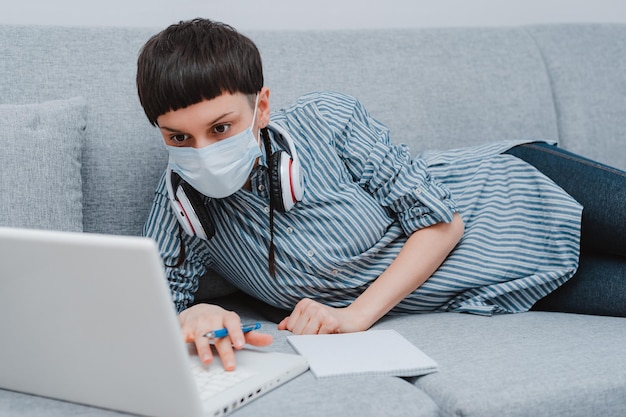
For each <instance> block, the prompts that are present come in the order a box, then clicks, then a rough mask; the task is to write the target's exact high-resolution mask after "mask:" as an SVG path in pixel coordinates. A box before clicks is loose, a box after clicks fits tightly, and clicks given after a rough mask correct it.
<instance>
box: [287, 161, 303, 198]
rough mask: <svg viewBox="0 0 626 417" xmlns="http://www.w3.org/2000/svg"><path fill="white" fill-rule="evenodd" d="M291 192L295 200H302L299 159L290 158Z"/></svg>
mask: <svg viewBox="0 0 626 417" xmlns="http://www.w3.org/2000/svg"><path fill="white" fill-rule="evenodd" d="M290 171H291V182H290V185H291V193H292V194H293V199H294V200H295V201H302V197H303V196H304V180H303V178H302V170H301V168H300V160H299V159H292V162H291V169H290Z"/></svg>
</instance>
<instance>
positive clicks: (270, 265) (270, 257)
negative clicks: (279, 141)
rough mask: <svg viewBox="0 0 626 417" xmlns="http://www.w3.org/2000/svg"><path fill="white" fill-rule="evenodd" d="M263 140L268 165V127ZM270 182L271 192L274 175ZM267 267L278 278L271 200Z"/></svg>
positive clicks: (264, 130) (270, 153) (269, 144)
mask: <svg viewBox="0 0 626 417" xmlns="http://www.w3.org/2000/svg"><path fill="white" fill-rule="evenodd" d="M261 138H262V139H263V145H264V146H265V154H266V155H267V162H268V165H269V164H270V161H271V160H272V145H271V143H270V136H269V133H268V132H267V127H264V128H262V129H261ZM268 177H269V182H270V184H269V185H270V190H273V189H274V181H272V175H268ZM267 264H268V265H267V266H268V269H269V273H270V275H271V276H272V278H276V263H275V255H274V199H272V198H270V246H269V253H268V256H267Z"/></svg>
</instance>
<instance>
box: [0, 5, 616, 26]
mask: <svg viewBox="0 0 626 417" xmlns="http://www.w3.org/2000/svg"><path fill="white" fill-rule="evenodd" d="M1 3H2V4H1V6H0V23H14V24H59V25H90V26H93V25H97V26H148V27H157V28H161V27H164V26H167V25H169V24H170V23H173V22H175V21H178V20H182V19H189V18H193V17H198V16H201V17H209V18H212V19H215V20H221V21H223V22H226V23H229V24H231V25H233V26H235V27H236V28H238V29H240V30H244V31H245V30H250V29H352V28H390V27H426V26H431V27H432V26H479V25H487V26H509V25H519V24H534V23H552V22H626V1H624V0H308V1H298V0H100V1H94V0H1Z"/></svg>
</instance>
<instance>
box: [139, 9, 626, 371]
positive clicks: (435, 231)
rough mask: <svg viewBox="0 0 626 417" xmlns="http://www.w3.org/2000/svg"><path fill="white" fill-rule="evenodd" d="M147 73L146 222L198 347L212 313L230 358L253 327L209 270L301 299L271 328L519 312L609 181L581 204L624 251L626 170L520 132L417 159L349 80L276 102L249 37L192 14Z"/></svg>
mask: <svg viewBox="0 0 626 417" xmlns="http://www.w3.org/2000/svg"><path fill="white" fill-rule="evenodd" d="M137 84H138V91H139V97H140V100H141V103H142V106H143V108H144V110H145V113H146V115H147V117H148V119H149V120H150V122H151V123H152V124H153V125H155V126H158V128H159V129H160V132H161V134H162V136H163V140H164V142H165V145H166V147H167V149H168V152H169V164H168V168H167V171H166V172H165V174H164V176H163V178H162V180H161V182H160V184H159V186H158V188H157V191H156V197H155V200H154V204H153V207H152V210H151V212H150V215H149V218H148V220H147V222H146V226H145V230H144V232H145V235H146V236H150V237H152V238H154V239H155V240H156V241H157V243H158V244H159V247H160V249H161V254H162V256H163V259H164V262H165V265H166V274H167V277H168V279H169V282H170V288H171V291H172V297H173V302H174V303H175V305H176V308H177V309H178V311H179V318H180V322H181V326H182V331H183V334H184V335H185V337H186V340H188V341H194V342H195V343H196V345H197V346H198V351H199V352H200V354H201V356H204V358H205V360H206V361H210V358H211V355H210V349H208V342H207V340H206V338H204V337H202V335H203V334H205V333H206V332H208V331H210V330H212V329H214V328H218V327H227V328H228V329H229V332H230V336H229V337H227V338H225V339H224V340H221V341H219V342H218V351H219V353H220V355H221V356H222V358H223V359H224V358H226V362H227V363H231V364H232V365H233V366H234V362H232V349H231V344H232V345H234V346H235V347H236V348H238V347H240V346H242V345H243V343H244V335H243V334H242V333H241V330H240V329H239V326H240V322H239V319H238V316H237V315H236V314H235V313H232V312H227V311H225V310H223V309H221V308H219V307H217V306H213V305H207V304H196V305H192V303H193V296H194V292H195V291H196V289H197V287H198V279H199V277H200V276H202V275H203V274H204V273H205V272H206V270H207V269H208V268H211V269H213V270H215V271H217V272H218V273H219V274H221V275H222V276H223V277H224V278H226V279H228V280H229V281H230V282H231V283H233V284H234V285H235V286H237V287H238V288H240V289H241V290H243V291H244V292H246V293H248V294H250V295H252V296H254V297H256V298H258V299H260V300H262V301H264V302H266V303H269V304H271V305H274V306H277V307H281V308H284V309H289V310H292V313H291V314H290V315H289V316H288V317H286V318H285V319H284V320H283V321H282V322H281V323H280V324H279V328H280V329H288V330H290V331H292V332H294V333H333V332H352V331H359V330H365V329H367V328H369V327H370V326H371V325H372V324H374V323H375V322H376V321H377V320H379V319H380V318H381V317H382V316H384V315H385V314H388V313H412V312H424V311H457V312H470V313H477V314H485V315H490V314H496V313H510V312H521V311H526V310H528V309H529V308H531V307H532V306H533V305H534V304H535V303H536V302H537V301H538V300H540V299H541V298H543V297H545V296H546V295H548V294H549V293H550V292H552V291H553V290H555V289H556V288H558V287H559V286H560V285H562V284H563V283H564V282H566V281H567V280H569V279H570V278H571V277H572V276H573V275H574V274H575V272H576V270H577V267H578V260H579V255H580V229H581V213H582V206H581V204H579V202H578V201H577V199H578V200H579V201H581V202H583V203H585V204H587V202H588V201H589V202H594V201H598V199H599V194H598V193H597V192H595V191H596V189H595V187H597V185H598V184H603V186H604V185H607V186H611V187H614V192H613V193H612V194H610V195H604V194H603V193H602V192H600V194H602V198H603V199H606V200H603V204H602V207H601V208H602V210H599V211H596V208H595V207H594V205H593V204H592V205H591V209H590V210H589V211H590V215H589V216H587V211H588V209H587V207H586V208H585V217H584V218H587V217H589V218H591V219H593V223H591V224H592V226H591V227H585V225H584V224H583V232H585V233H586V232H587V231H590V232H592V233H591V234H590V236H591V240H589V242H594V241H603V239H606V238H607V236H609V235H611V236H612V238H611V239H614V241H613V243H612V244H611V247H610V248H608V249H610V250H611V251H614V252H615V253H616V254H617V255H618V256H620V257H625V256H626V244H625V243H624V241H625V236H626V231H625V230H624V228H625V227H626V217H625V215H624V214H623V212H620V210H619V208H620V207H624V206H625V202H626V195H625V191H624V190H626V175H625V174H624V173H623V172H620V171H618V170H613V169H611V168H608V167H604V166H600V165H598V164H593V163H591V162H590V161H587V160H584V159H583V158H580V157H577V156H576V155H572V154H569V153H566V152H564V151H562V150H560V149H558V148H557V147H555V146H552V145H549V144H546V143H530V144H527V143H523V141H517V142H507V143H493V144H488V145H484V146H478V147H472V148H466V149H459V150H451V151H447V152H441V153H425V154H422V155H421V156H420V157H417V158H413V157H412V156H411V154H410V151H409V149H408V148H407V147H406V146H403V145H396V144H393V143H392V142H391V140H390V139H389V132H388V129H387V128H386V127H385V126H384V125H382V124H381V123H380V122H378V121H377V120H376V119H374V118H373V117H371V116H370V115H369V113H368V112H367V111H366V110H365V109H364V108H363V106H362V105H361V104H360V103H359V102H358V101H357V100H356V99H355V98H353V97H349V96H346V95H343V94H339V93H331V92H322V93H312V94H308V95H306V96H303V97H301V98H300V99H299V100H298V101H297V102H296V103H294V104H293V105H292V106H291V107H288V108H285V109H281V110H278V111H275V112H271V111H270V92H269V90H268V88H267V87H265V86H264V85H263V73H262V66H261V58H260V56H259V53H258V50H257V48H256V47H255V45H254V44H253V43H252V41H250V40H249V39H248V38H246V37H245V36H243V35H241V34H239V33H238V32H237V31H235V30H234V29H233V28H231V27H229V26H227V25H224V24H221V23H217V22H212V21H209V20H203V19H196V20H193V21H188V22H181V23H180V24H177V25H173V26H171V27H169V28H167V29H166V30H164V31H163V32H161V33H159V34H157V35H155V36H154V37H153V38H152V39H150V40H149V41H148V42H147V44H146V45H145V46H144V48H143V50H142V52H141V54H140V57H139V60H138V73H137ZM525 160H528V161H530V163H528V162H526V161H525ZM531 164H534V165H537V166H538V167H539V168H540V169H542V168H541V167H542V166H543V165H546V166H548V167H554V166H556V165H555V164H562V165H559V166H565V167H574V169H573V172H574V173H575V177H572V176H571V175H570V174H569V173H567V174H566V175H564V176H562V175H560V170H556V172H547V174H548V175H551V176H552V177H553V179H551V178H549V177H548V176H547V175H545V174H544V173H542V172H540V171H539V170H538V169H537V168H536V167H535V166H533V165H531ZM580 166H585V167H588V166H589V167H591V166H593V168H590V170H589V171H588V172H585V171H584V170H582V169H579V167H580ZM560 177H564V178H560ZM561 180H563V181H564V182H563V184H562V185H561V186H559V185H557V184H560V183H561ZM586 184H587V185H586ZM588 184H592V185H593V186H592V187H590V186H588ZM562 187H565V188H566V189H567V192H566V190H564V189H563V188H562ZM570 194H571V195H570ZM572 195H573V196H572ZM574 197H575V198H574ZM605 208H606V209H605ZM591 212H593V213H591ZM597 224H601V225H602V227H605V229H603V230H602V231H601V232H600V233H599V234H596V235H594V232H595V231H596V230H597V229H596V225H597ZM605 232H606V233H605ZM591 246H592V247H593V249H594V250H595V249H600V250H603V249H605V248H601V247H600V246H597V245H595V244H593V243H592V244H591ZM622 260H623V259H622ZM624 265H626V263H625V264H624ZM245 340H246V341H247V342H249V343H253V344H265V343H269V338H268V337H267V335H261V334H258V333H250V334H248V335H247V336H246V339H245ZM229 361H230V362H229Z"/></svg>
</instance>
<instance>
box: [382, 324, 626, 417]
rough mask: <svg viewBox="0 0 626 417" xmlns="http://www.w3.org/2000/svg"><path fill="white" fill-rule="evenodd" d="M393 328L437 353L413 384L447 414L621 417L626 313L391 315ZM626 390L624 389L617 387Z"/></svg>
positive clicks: (624, 400)
mask: <svg viewBox="0 0 626 417" xmlns="http://www.w3.org/2000/svg"><path fill="white" fill-rule="evenodd" d="M375 327H376V328H394V329H396V330H398V331H399V332H400V333H401V334H403V335H404V336H405V337H407V338H408V339H409V340H411V341H412V342H413V343H415V344H416V345H417V346H418V347H419V348H420V349H422V350H423V351H424V352H426V353H427V354H428V355H429V356H431V357H432V358H433V359H435V360H436V361H437V362H438V364H439V372H437V373H434V374H430V375H426V376H424V377H420V378H417V379H416V380H415V385H416V386H417V387H418V388H420V389H421V390H422V391H423V392H425V393H426V394H428V395H429V396H430V397H431V398H432V399H433V400H434V401H435V403H437V404H438V406H439V407H440V408H441V412H442V415H443V416H459V415H463V416H468V417H469V416H480V417H489V416H494V417H495V416H498V417H503V416H535V417H537V416H550V417H554V416H568V417H576V416H580V417H588V416H592V415H598V416H600V415H601V416H604V417H607V416H616V417H617V416H623V415H624V414H623V413H624V410H626V395H624V393H626V373H625V372H624V369H626V354H624V346H625V345H626V320H624V319H623V318H615V317H598V316H588V315H577V314H565V313H549V312H530V313H521V314H514V315H501V316H495V317H476V316H470V315H464V314H455V313H439V314H425V315H421V316H403V317H392V318H388V319H385V320H383V321H382V322H380V323H379V324H377V325H376V326H375ZM618 393H621V394H618Z"/></svg>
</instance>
